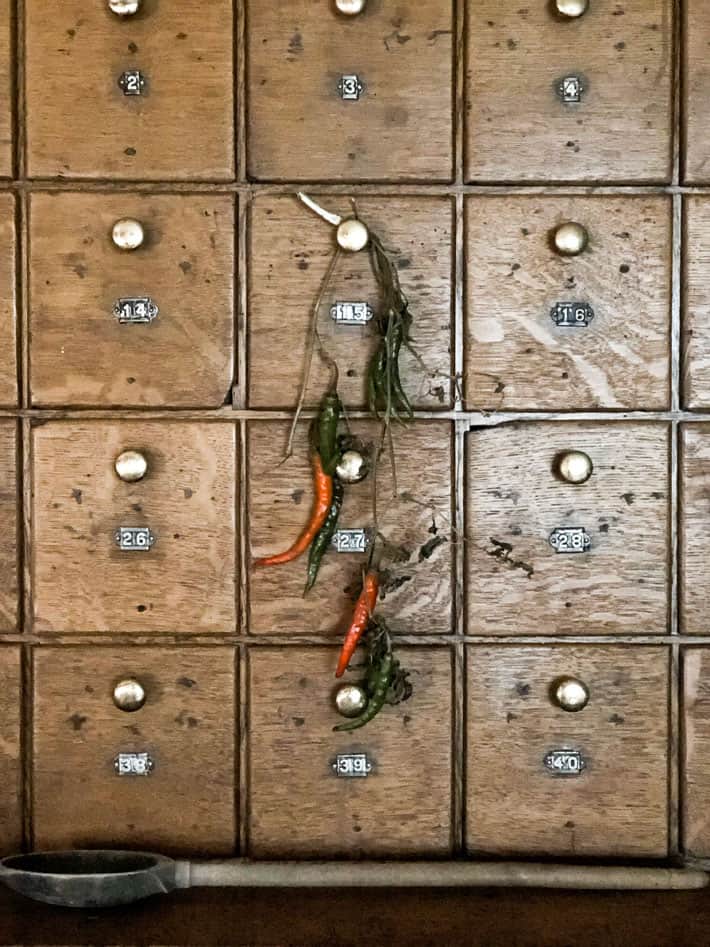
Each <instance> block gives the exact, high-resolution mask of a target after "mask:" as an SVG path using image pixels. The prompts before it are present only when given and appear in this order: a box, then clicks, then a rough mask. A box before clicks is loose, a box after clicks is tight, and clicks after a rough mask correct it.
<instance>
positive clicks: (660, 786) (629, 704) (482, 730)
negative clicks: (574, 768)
mask: <svg viewBox="0 0 710 947" xmlns="http://www.w3.org/2000/svg"><path fill="white" fill-rule="evenodd" d="M668 669H669V658H668V652H667V651H666V649H665V648H662V647H657V648H656V647H644V646H635V645H634V646H629V647H625V646H621V645H618V646H611V647H605V646H600V645H596V646H592V647H589V646H587V647H583V646H577V645H575V646H553V647H537V646H529V647H511V646H507V645H499V646H496V647H495V648H492V647H470V648H469V650H468V686H469V687H468V709H467V714H468V718H467V726H468V731H467V733H468V740H467V789H466V793H467V796H466V825H467V846H468V849H469V851H470V852H475V853H479V852H480V853H486V854H495V855H508V854H517V855H532V854H544V855H558V856H564V857H568V856H616V857H618V856H626V857H629V856H632V857H641V856H647V857H663V856H665V855H666V853H667V847H668V786H667V781H668V771H667V753H668V693H669V691H668V680H669V678H668ZM568 675H571V676H573V677H576V678H578V679H580V680H582V681H583V682H584V683H585V684H586V685H587V687H588V688H589V691H590V699H589V703H588V704H587V706H586V707H585V708H584V709H583V710H581V711H578V712H576V713H570V712H568V711H564V710H562V709H560V708H559V707H557V706H555V705H554V704H553V703H552V701H551V699H550V687H551V685H552V684H553V682H554V681H555V680H556V679H558V678H559V677H562V676H568ZM558 748H565V749H572V750H580V751H581V752H582V755H583V757H584V758H585V760H586V763H587V767H586V769H585V770H583V771H582V774H581V775H580V776H573V777H562V776H554V775H552V774H551V773H549V772H548V771H547V770H546V768H545V766H544V763H543V758H544V757H545V755H546V754H547V753H548V752H549V751H550V750H554V749H558Z"/></svg>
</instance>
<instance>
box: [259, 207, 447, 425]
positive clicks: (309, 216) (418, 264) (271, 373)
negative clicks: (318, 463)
mask: <svg viewBox="0 0 710 947" xmlns="http://www.w3.org/2000/svg"><path fill="white" fill-rule="evenodd" d="M317 199H318V200H319V201H320V202H322V203H323V204H324V205H325V206H327V207H328V208H330V209H333V210H334V211H336V212H337V213H342V214H347V213H349V211H350V210H351V208H350V207H349V203H348V201H347V200H346V199H344V198H342V197H333V196H330V197H328V196H326V197H320V196H318V198H317ZM357 207H358V213H359V214H360V216H361V217H362V219H363V220H364V221H365V222H366V223H367V225H368V226H369V227H370V228H371V229H372V230H373V231H374V232H375V233H377V234H378V235H379V237H380V238H381V240H382V241H383V242H384V245H385V247H386V248H387V250H388V251H389V253H390V254H391V256H392V258H393V259H394V260H395V261H396V263H397V268H398V271H399V275H400V279H401V283H402V289H403V291H404V293H405V295H406V296H407V298H408V300H409V303H410V310H411V313H412V316H413V319H414V323H413V327H412V337H413V340H414V346H415V348H416V350H417V352H418V353H419V359H418V358H417V357H416V356H415V355H413V354H412V353H410V352H408V351H406V350H404V349H403V350H402V354H401V358H400V365H401V375H402V384H403V386H404V389H405V391H406V392H407V394H408V396H409V398H410V400H411V402H412V404H413V405H415V407H417V408H423V409H429V410H432V409H433V410H436V409H437V408H448V407H450V406H451V389H452V385H451V377H452V373H453V364H452V307H453V293H452V276H453V274H452V268H453V206H452V204H451V201H450V199H448V198H427V197H424V198H417V199H408V198H400V199H398V198H392V197H390V198H371V197H370V198H363V199H362V200H358V204H357ZM333 250H334V230H333V228H332V227H331V226H329V225H328V224H326V223H324V222H323V221H322V220H321V219H320V218H318V217H316V216H315V215H314V214H313V213H312V212H311V211H309V210H307V209H306V208H305V207H304V206H303V205H302V204H301V203H300V202H299V201H297V200H296V199H295V197H290V196H279V197H272V196H267V195H261V196H259V197H257V199H256V200H255V201H254V203H253V204H252V211H251V226H250V247H249V260H250V294H249V318H248V345H249V405H250V407H252V408H292V407H295V405H296V404H297V402H298V397H299V392H300V388H301V384H302V380H303V373H304V367H305V363H306V348H307V343H308V339H309V333H310V331H311V325H312V314H313V307H314V305H315V303H316V300H317V299H318V296H319V293H320V289H321V284H322V282H323V279H324V276H325V274H326V272H327V270H328V265H329V263H330V259H331V257H332V255H333ZM344 301H349V302H366V303H369V304H370V305H371V306H372V307H373V309H374V311H375V312H377V309H378V302H379V296H378V291H377V284H376V281H375V277H374V275H373V272H372V267H371V262H370V255H369V252H367V251H364V252H361V253H348V254H344V255H341V257H340V259H339V262H338V266H337V268H336V270H335V272H334V274H333V278H332V280H331V281H330V284H329V287H328V288H327V290H326V292H325V293H324V295H323V299H322V304H321V307H320V310H319V314H318V321H317V328H318V334H319V336H320V338H321V340H322V343H323V346H324V348H325V351H326V352H327V353H328V354H329V355H330V356H331V357H332V358H334V359H335V360H336V362H337V363H338V366H339V368H340V377H339V382H338V389H339V391H340V395H341V397H342V399H343V401H344V402H345V403H346V404H347V405H348V406H350V407H353V408H364V407H366V404H367V386H366V373H367V368H368V365H369V361H370V358H371V356H372V355H373V353H374V352H375V350H376V346H377V341H378V336H377V334H376V332H375V330H374V328H373V326H372V323H370V324H369V325H367V326H344V325H336V324H335V322H334V321H333V319H332V318H331V315H330V308H331V306H333V305H334V304H335V303H336V302H344ZM285 315H286V318H284V316H285ZM422 362H423V364H422ZM329 379H330V372H329V370H328V366H327V364H326V363H325V362H324V361H322V360H321V359H320V358H319V356H318V354H316V355H315V357H314V359H313V366H312V371H311V378H310V384H309V388H308V398H307V403H308V404H310V405H313V406H315V405H317V404H318V402H319V401H320V398H321V397H322V395H323V393H324V392H325V389H326V388H327V386H328V382H329Z"/></svg>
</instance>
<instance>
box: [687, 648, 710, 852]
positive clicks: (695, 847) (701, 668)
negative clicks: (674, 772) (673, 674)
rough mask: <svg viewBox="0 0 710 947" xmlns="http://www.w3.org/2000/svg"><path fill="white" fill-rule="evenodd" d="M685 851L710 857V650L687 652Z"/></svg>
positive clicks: (688, 650)
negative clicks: (709, 812) (709, 814)
mask: <svg viewBox="0 0 710 947" xmlns="http://www.w3.org/2000/svg"><path fill="white" fill-rule="evenodd" d="M681 726H682V739H683V748H682V755H683V781H682V786H683V791H682V794H681V798H682V800H683V817H682V825H683V850H684V851H685V852H687V853H688V854H691V855H696V856H699V857H701V858H708V857H710V817H709V816H708V811H709V806H710V650H709V649H708V648H685V649H684V651H683V698H682V718H681Z"/></svg>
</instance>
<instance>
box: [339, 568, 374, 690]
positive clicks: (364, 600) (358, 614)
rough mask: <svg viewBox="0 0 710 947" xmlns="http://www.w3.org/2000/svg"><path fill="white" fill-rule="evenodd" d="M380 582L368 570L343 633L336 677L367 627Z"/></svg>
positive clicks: (342, 669)
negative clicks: (349, 620)
mask: <svg viewBox="0 0 710 947" xmlns="http://www.w3.org/2000/svg"><path fill="white" fill-rule="evenodd" d="M379 587H380V583H379V579H378V578H377V573H376V572H368V573H367V575H366V576H365V581H364V582H363V583H362V592H360V597H359V598H358V600H357V602H356V603H355V610H354V612H353V617H352V621H351V622H350V627H349V628H348V631H347V634H346V635H345V641H344V642H343V647H342V649H341V651H340V657H339V658H338V669H337V670H336V672H335V676H336V677H342V676H343V674H344V673H345V669H346V668H347V666H348V664H349V663H350V659H351V658H352V656H353V654H355V648H357V644H358V641H359V640H360V638H362V635H363V632H364V631H365V629H366V628H367V625H368V622H369V621H370V618H371V616H372V613H373V612H374V610H375V605H376V604H377V592H378V590H379Z"/></svg>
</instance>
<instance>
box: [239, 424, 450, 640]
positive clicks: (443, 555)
mask: <svg viewBox="0 0 710 947" xmlns="http://www.w3.org/2000/svg"><path fill="white" fill-rule="evenodd" d="M351 427H352V430H353V433H354V434H355V435H356V436H358V437H360V438H361V439H362V440H363V441H364V442H365V444H379V440H378V439H379V436H380V434H379V431H380V428H379V425H376V424H373V423H370V422H356V423H353V424H352V425H351ZM289 428H290V425H289V424H288V423H286V422H280V421H278V422H272V421H256V422H252V423H250V424H249V432H248V457H249V487H248V489H249V528H250V542H251V553H252V556H253V557H254V558H256V557H259V556H264V555H268V554H270V553H274V552H280V551H281V550H282V549H286V548H288V547H289V546H290V545H291V543H292V542H293V541H294V540H295V539H296V537H297V536H298V535H299V534H300V532H301V531H302V530H303V527H304V526H305V524H306V522H307V520H308V517H309V515H310V510H311V506H312V498H313V487H312V471H311V464H310V460H309V457H308V425H307V424H305V423H304V424H301V425H300V427H299V430H298V432H297V438H296V441H295V448H294V455H293V457H291V459H290V460H289V461H287V462H286V463H284V464H281V461H282V458H283V455H284V452H285V448H286V442H287V440H288V432H289ZM452 434H453V431H452V427H451V425H450V424H448V423H446V422H428V421H422V422H416V423H414V424H412V425H410V426H409V427H408V428H406V429H398V430H397V431H396V433H395V454H396V458H397V461H396V469H397V494H398V495H397V497H396V498H394V497H393V482H392V469H391V465H390V463H389V462H388V460H387V458H386V457H385V458H383V460H382V461H381V466H380V469H379V472H378V476H377V480H378V487H377V494H378V520H379V531H380V533H381V534H382V535H383V536H384V537H386V539H387V541H388V543H389V549H388V552H387V554H386V555H385V556H384V558H383V560H382V568H381V576H380V579H381V581H380V606H379V608H380V609H381V614H382V615H383V617H384V618H385V619H386V620H387V621H388V622H389V623H390V624H391V627H392V630H393V631H395V632H398V633H406V634H419V633H421V634H449V633H450V632H451V626H452V620H453V610H452V604H451V597H452V590H453V573H452V556H453V551H452V543H451V523H452V502H453V495H452V482H451V475H452ZM373 487H374V479H373V477H372V475H370V476H368V477H367V478H366V479H365V480H364V481H362V483H359V484H355V485H346V486H345V499H344V502H343V509H342V512H341V514H340V520H339V528H342V529H361V528H369V527H371V525H372V515H373V514H372V510H373V495H372V492H373ZM395 559H396V560H397V561H395ZM366 561H367V557H366V555H365V554H364V553H338V552H335V551H334V550H332V551H328V553H327V554H326V556H325V558H324V559H323V564H322V566H321V570H320V574H319V576H318V581H317V582H316V585H315V586H314V588H313V589H312V591H311V592H309V593H308V595H307V596H306V597H305V598H304V597H303V588H304V584H305V581H306V567H307V556H305V557H302V558H301V559H297V560H296V561H295V562H291V563H288V564H287V565H281V566H270V567H260V568H254V567H252V569H251V575H250V608H249V612H250V625H249V630H250V632H251V633H253V634H299V633H303V634H308V633H309V632H311V633H313V632H321V633H322V632H325V633H328V634H333V635H342V634H343V633H344V631H345V630H346V629H347V626H348V622H349V618H350V616H351V614H352V609H353V604H354V602H355V599H356V598H357V596H358V594H359V592H360V580H361V577H362V570H363V568H364V567H365V565H366Z"/></svg>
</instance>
